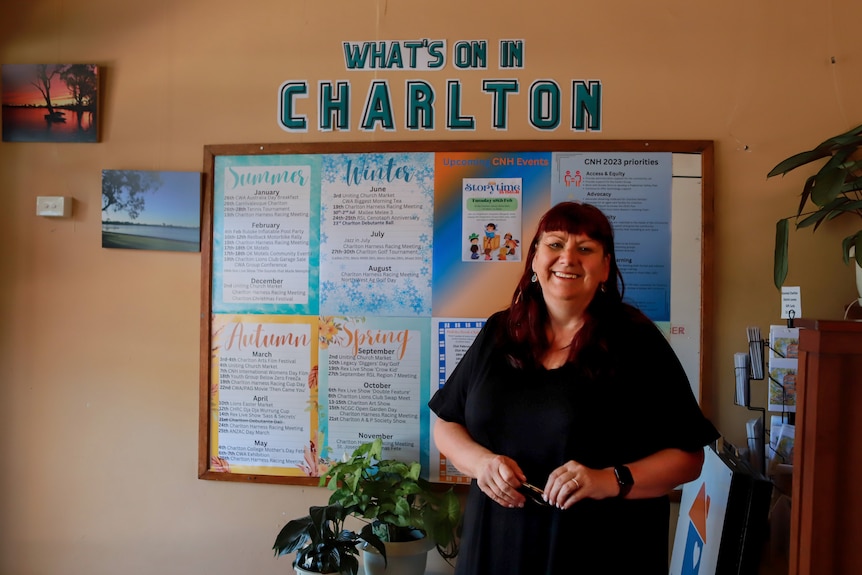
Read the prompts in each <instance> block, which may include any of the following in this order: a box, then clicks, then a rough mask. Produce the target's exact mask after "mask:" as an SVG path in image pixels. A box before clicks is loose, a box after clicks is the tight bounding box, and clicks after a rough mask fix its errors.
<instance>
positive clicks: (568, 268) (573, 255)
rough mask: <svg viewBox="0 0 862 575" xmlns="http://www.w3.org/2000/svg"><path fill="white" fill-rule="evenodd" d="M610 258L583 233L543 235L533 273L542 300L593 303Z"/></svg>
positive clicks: (607, 270)
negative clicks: (539, 288)
mask: <svg viewBox="0 0 862 575" xmlns="http://www.w3.org/2000/svg"><path fill="white" fill-rule="evenodd" d="M610 269H611V264H610V256H608V255H607V254H605V252H604V249H603V248H602V244H600V243H599V242H597V241H596V240H594V239H591V238H590V237H589V236H586V235H584V234H570V233H568V232H545V233H544V234H542V236H541V237H540V238H539V242H538V245H537V246H536V254H535V256H534V257H533V271H534V272H535V273H536V276H537V278H538V281H539V285H541V286H542V293H543V295H544V298H545V301H549V300H555V299H556V300H559V301H569V300H582V301H584V302H585V303H589V302H590V301H592V299H593V296H594V295H595V293H596V290H597V289H599V284H601V283H602V282H605V281H607V279H608V274H610Z"/></svg>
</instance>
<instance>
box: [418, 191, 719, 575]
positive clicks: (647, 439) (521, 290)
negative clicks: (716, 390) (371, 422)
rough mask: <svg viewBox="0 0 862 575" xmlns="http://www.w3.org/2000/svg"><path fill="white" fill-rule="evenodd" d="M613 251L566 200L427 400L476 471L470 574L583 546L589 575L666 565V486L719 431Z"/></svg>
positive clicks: (558, 566)
mask: <svg viewBox="0 0 862 575" xmlns="http://www.w3.org/2000/svg"><path fill="white" fill-rule="evenodd" d="M614 253H615V249H614V234H613V229H612V228H611V224H610V222H609V221H608V219H607V218H606V217H605V215H604V214H603V213H602V212H601V211H600V210H599V209H598V208H596V207H594V206H590V205H588V204H581V203H575V202H562V203H559V204H557V205H555V206H554V207H552V208H551V209H550V210H549V211H548V212H546V213H545V214H544V216H542V218H541V219H540V221H539V225H538V230H537V231H536V234H535V236H534V237H533V241H532V242H531V244H530V247H529V252H528V254H527V257H526V258H525V260H524V261H525V266H524V271H523V273H522V275H521V279H520V281H519V282H518V285H517V286H516V289H515V293H514V294H513V296H512V303H511V305H510V306H509V308H508V309H506V310H504V311H502V312H497V313H495V314H493V315H492V316H491V317H490V318H489V319H488V321H487V323H486V324H485V326H484V327H483V328H482V330H481V331H480V333H479V334H478V336H477V337H476V340H475V341H474V343H473V345H472V346H471V347H470V349H469V350H468V351H467V352H466V353H465V354H464V356H463V357H462V359H461V361H460V362H459V363H458V366H457V367H456V368H455V369H454V370H453V371H452V373H451V375H450V376H449V378H448V379H447V380H446V383H445V385H444V386H443V387H442V388H441V389H440V390H438V391H437V393H436V394H435V395H434V397H433V398H432V399H431V401H430V402H429V406H430V407H431V409H432V410H433V411H434V412H435V413H436V414H437V415H438V417H439V419H438V421H437V423H436V424H435V427H434V440H435V442H436V444H437V447H438V448H439V450H440V452H441V453H442V454H444V455H445V456H446V457H447V459H448V461H449V463H450V464H452V465H454V466H455V467H456V468H457V469H458V470H459V471H460V472H461V473H462V474H464V475H466V476H468V477H470V478H472V482H471V486H470V493H469V496H468V499H467V506H466V511H465V518H464V535H463V539H462V550H463V551H462V553H461V556H460V557H459V560H458V564H457V565H456V570H455V573H456V574H457V575H460V574H464V575H467V574H473V573H496V574H498V575H519V574H521V573H546V574H548V575H563V574H567V573H571V572H572V565H571V557H573V556H577V557H578V569H579V570H582V571H583V572H584V573H593V572H600V571H607V572H612V573H624V572H634V573H647V574H656V575H657V574H659V573H661V574H665V573H667V571H668V558H667V533H668V529H669V501H668V497H667V493H668V492H669V491H670V490H671V489H673V488H674V487H676V486H677V485H680V484H682V483H686V482H688V481H691V480H693V479H694V478H696V477H697V476H698V474H699V473H700V468H701V465H702V464H703V457H704V454H703V446H704V445H706V444H708V443H710V442H711V441H713V440H715V439H716V438H717V437H718V432H717V431H716V429H715V428H714V427H713V426H712V424H711V423H710V422H709V421H708V420H707V419H706V418H705V417H704V416H703V414H702V413H701V411H700V408H699V407H698V405H697V402H696V401H695V398H694V396H693V394H692V392H691V388H690V386H689V382H688V380H687V378H686V375H685V372H684V371H683V369H682V367H681V365H680V363H679V360H678V359H677V358H676V355H675V354H674V352H673V350H672V349H671V347H670V345H669V344H668V342H667V340H666V339H665V338H664V336H663V335H662V333H661V332H660V331H659V330H658V329H657V327H656V326H655V325H654V324H653V323H652V322H651V321H650V320H649V319H648V318H647V317H646V316H645V315H644V314H643V313H642V312H641V311H640V310H638V309H637V308H635V307H633V306H631V305H628V304H625V303H623V301H622V294H623V288H622V285H623V282H622V274H621V272H620V270H619V269H618V268H617V264H616V259H615V255H614ZM527 478H529V479H530V481H532V482H534V483H533V485H529V484H528V483H527ZM540 481H541V483H536V482H540ZM539 485H541V487H539ZM527 499H531V500H532V501H535V502H537V503H538V502H540V501H541V502H544V503H547V504H548V505H541V504H540V505H533V504H531V503H529V502H528V501H527ZM513 541H517V542H518V545H517V546H514V547H513V545H512V542H513ZM621 542H625V543H624V544H625V549H624V551H625V552H623V553H621V552H620V551H621V549H620V544H621ZM504 548H505V549H507V550H508V553H506V554H500V553H498V551H497V550H499V549H504Z"/></svg>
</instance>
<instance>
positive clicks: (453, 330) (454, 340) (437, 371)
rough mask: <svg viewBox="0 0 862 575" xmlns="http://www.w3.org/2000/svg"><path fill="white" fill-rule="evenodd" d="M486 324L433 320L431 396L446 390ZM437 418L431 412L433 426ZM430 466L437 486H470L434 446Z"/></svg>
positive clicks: (430, 476)
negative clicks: (456, 369) (449, 380)
mask: <svg viewBox="0 0 862 575" xmlns="http://www.w3.org/2000/svg"><path fill="white" fill-rule="evenodd" d="M484 325H485V320H484V319H477V318H472V319H471V318H445V319H443V318H438V319H435V320H434V338H433V339H432V341H431V345H432V349H431V356H432V357H433V358H434V362H433V368H434V372H433V374H432V377H431V381H430V387H431V395H433V394H434V392H436V391H437V390H438V389H439V388H441V387H443V384H445V383H446V380H447V379H449V376H450V375H452V371H453V370H454V369H455V366H456V365H458V362H459V361H461V358H462V357H464V354H465V353H467V350H468V349H470V346H471V345H473V341H474V340H475V339H476V336H477V335H479V331H480V330H481V329H482V327H484ZM436 420H437V416H436V415H435V414H434V413H433V412H431V425H432V426H433V425H434V422H435V421H436ZM430 461H431V466H430V469H429V479H430V480H431V481H436V482H438V483H456V484H457V483H463V484H468V483H470V478H469V477H467V476H465V475H463V474H462V473H461V472H459V471H458V470H457V469H455V466H454V465H452V464H451V463H449V461H448V460H447V459H446V457H445V456H443V454H442V453H440V450H438V449H437V448H436V446H435V445H434V442H433V441H432V442H431V453H430Z"/></svg>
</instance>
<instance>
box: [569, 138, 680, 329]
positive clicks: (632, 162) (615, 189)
mask: <svg viewBox="0 0 862 575" xmlns="http://www.w3.org/2000/svg"><path fill="white" fill-rule="evenodd" d="M554 164H555V174H554V180H553V191H552V195H553V203H559V202H561V201H565V200H575V201H579V202H585V203H588V204H593V205H594V206H596V207H598V208H600V209H601V210H602V211H603V212H605V214H607V216H608V219H610V220H611V223H612V224H613V227H614V241H615V244H616V250H617V254H616V256H617V265H619V267H620V271H621V272H622V274H623V277H624V278H625V282H626V299H627V300H628V301H630V302H632V303H633V304H635V305H636V306H638V307H639V308H640V309H641V310H642V311H643V312H644V313H645V314H646V315H647V316H648V317H649V318H650V319H651V320H653V321H655V322H668V321H670V298H671V294H670V277H671V276H670V273H671V185H672V178H673V172H672V155H671V154H670V153H633V152H619V153H567V154H566V153H561V154H557V155H556V156H555V159H554Z"/></svg>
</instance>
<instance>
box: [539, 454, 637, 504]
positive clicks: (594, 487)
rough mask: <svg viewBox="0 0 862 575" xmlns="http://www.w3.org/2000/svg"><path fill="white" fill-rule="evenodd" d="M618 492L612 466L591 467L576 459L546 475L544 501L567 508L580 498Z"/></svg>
mask: <svg viewBox="0 0 862 575" xmlns="http://www.w3.org/2000/svg"><path fill="white" fill-rule="evenodd" d="M619 492H620V487H619V485H618V484H617V478H616V475H615V474H614V470H613V468H611V467H609V468H607V469H592V468H590V467H587V466H585V465H581V464H580V463H578V462H577V461H568V462H566V463H565V464H563V465H561V466H560V467H558V468H556V469H555V470H554V471H553V473H551V475H549V476H548V482H547V483H546V484H545V501H547V502H548V503H550V504H551V505H553V506H554V507H557V508H559V509H568V508H569V507H571V506H572V505H574V504H575V503H577V502H578V501H580V500H582V499H606V498H608V497H616V496H617V495H618V494H619Z"/></svg>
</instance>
